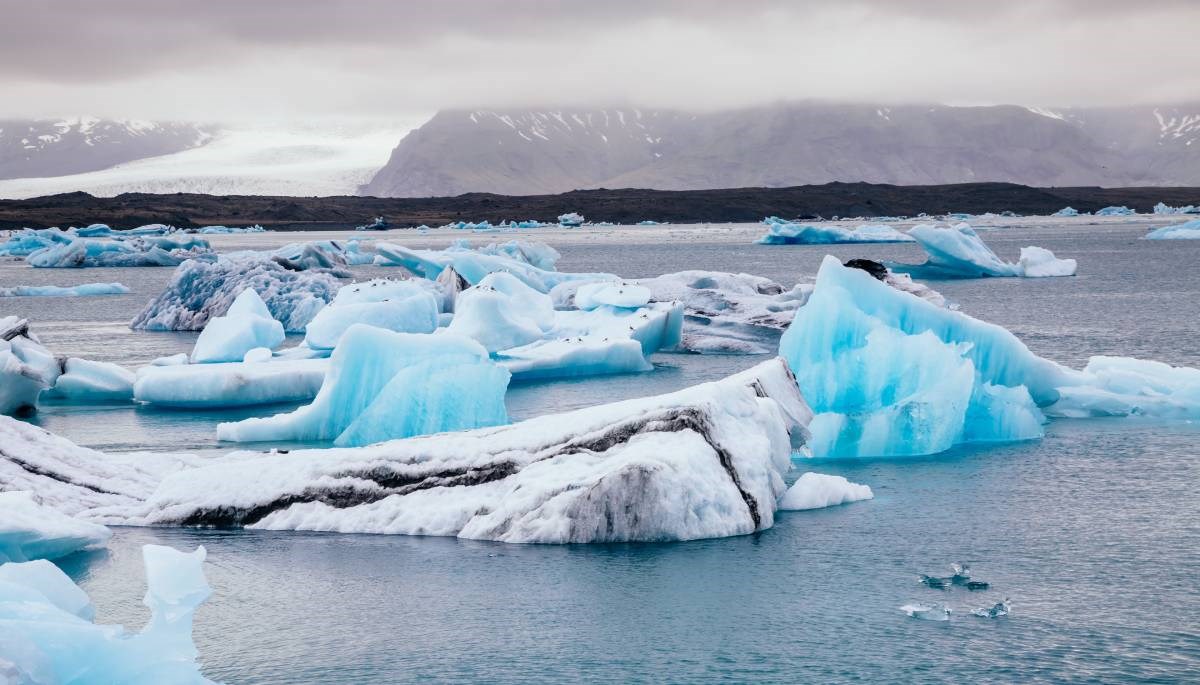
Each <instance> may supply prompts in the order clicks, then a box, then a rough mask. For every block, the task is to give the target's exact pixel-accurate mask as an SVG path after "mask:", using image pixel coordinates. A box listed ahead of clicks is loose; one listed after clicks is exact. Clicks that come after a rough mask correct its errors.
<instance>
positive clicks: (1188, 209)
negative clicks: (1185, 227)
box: [1154, 202, 1200, 214]
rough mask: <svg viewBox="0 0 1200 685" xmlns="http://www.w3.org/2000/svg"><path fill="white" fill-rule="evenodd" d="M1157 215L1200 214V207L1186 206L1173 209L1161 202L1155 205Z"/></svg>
mask: <svg viewBox="0 0 1200 685" xmlns="http://www.w3.org/2000/svg"><path fill="white" fill-rule="evenodd" d="M1154 213H1155V214H1200V207H1197V206H1196V205H1185V206H1183V207H1172V206H1170V205H1168V204H1167V203H1165V202H1160V203H1158V204H1156V205H1154Z"/></svg>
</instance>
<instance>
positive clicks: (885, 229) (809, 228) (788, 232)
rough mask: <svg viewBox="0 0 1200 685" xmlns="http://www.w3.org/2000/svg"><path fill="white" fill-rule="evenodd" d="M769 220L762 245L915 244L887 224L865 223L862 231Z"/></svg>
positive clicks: (910, 238) (759, 240) (860, 228)
mask: <svg viewBox="0 0 1200 685" xmlns="http://www.w3.org/2000/svg"><path fill="white" fill-rule="evenodd" d="M771 219H776V217H771V218H770V219H767V234H766V235H764V236H763V237H761V238H759V239H758V241H757V242H758V243H759V244H760V245H829V244H834V243H911V242H912V241H913V238H912V237H911V236H907V235H905V234H903V233H901V232H900V231H897V230H896V229H894V228H892V227H891V226H887V225H884V224H863V225H861V226H859V227H858V228H846V227H844V226H832V225H828V226H814V225H811V224H793V223H788V222H782V223H780V222H778V221H771Z"/></svg>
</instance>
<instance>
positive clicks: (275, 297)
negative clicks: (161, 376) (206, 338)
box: [130, 256, 341, 332]
mask: <svg viewBox="0 0 1200 685" xmlns="http://www.w3.org/2000/svg"><path fill="white" fill-rule="evenodd" d="M340 287H341V282H340V281H338V279H336V278H334V277H333V276H331V275H329V274H327V273H311V272H297V271H291V270H288V269H286V268H284V267H283V266H281V265H279V264H277V263H276V262H274V261H271V260H270V259H267V258H264V257H262V256H252V257H242V258H228V257H222V258H221V259H218V260H217V261H216V262H205V261H198V260H191V261H187V262H184V263H183V264H181V265H180V266H179V267H178V268H177V269H175V273H174V274H173V275H172V276H171V282H170V283H169V284H168V285H167V288H166V289H165V290H164V291H163V292H162V293H160V294H159V295H158V296H157V297H155V298H154V299H153V300H151V301H150V303H149V304H147V305H146V308H145V309H143V310H142V311H141V313H139V314H138V315H137V316H136V317H135V318H134V319H133V322H132V323H130V328H133V329H135V330H138V329H141V330H151V331H196V330H200V329H202V328H204V326H205V324H207V323H208V321H209V319H211V318H213V317H217V316H221V315H223V314H225V312H227V311H228V310H229V307H230V305H232V304H233V300H234V298H235V297H236V296H237V295H239V294H241V293H242V292H243V291H244V290H246V289H247V288H250V289H253V290H254V291H255V292H257V293H258V295H259V297H260V298H261V299H262V301H263V302H264V303H265V304H266V306H267V309H268V310H269V311H270V313H271V317H272V318H274V319H275V320H276V321H279V322H280V323H282V324H283V327H284V330H286V331H288V332H300V331H303V330H304V327H305V326H306V325H308V322H309V321H311V320H312V318H313V317H314V316H316V314H317V312H318V311H319V310H320V309H321V308H322V307H324V306H325V303H327V302H329V301H330V300H332V299H333V297H334V294H335V293H336V292H337V290H338V288H340Z"/></svg>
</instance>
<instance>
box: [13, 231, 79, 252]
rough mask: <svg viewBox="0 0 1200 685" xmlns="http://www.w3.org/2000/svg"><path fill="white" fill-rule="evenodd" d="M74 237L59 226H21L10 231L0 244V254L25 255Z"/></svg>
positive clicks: (71, 239) (68, 241)
mask: <svg viewBox="0 0 1200 685" xmlns="http://www.w3.org/2000/svg"><path fill="white" fill-rule="evenodd" d="M75 237H76V236H75V234H73V233H71V232H70V231H64V230H62V229H60V228H22V229H21V230H20V231H16V232H13V233H10V234H9V236H8V240H6V241H5V242H4V243H3V244H0V255H3V256H9V257H25V256H27V255H30V254H32V253H34V252H37V251H38V250H41V249H43V248H47V247H50V246H52V245H56V244H65V243H70V242H71V241H73V240H75Z"/></svg>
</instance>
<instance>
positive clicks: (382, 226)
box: [354, 216, 391, 231]
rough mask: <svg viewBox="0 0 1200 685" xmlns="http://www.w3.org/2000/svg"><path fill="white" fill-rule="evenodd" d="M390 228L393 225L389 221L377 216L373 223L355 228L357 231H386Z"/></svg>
mask: <svg viewBox="0 0 1200 685" xmlns="http://www.w3.org/2000/svg"><path fill="white" fill-rule="evenodd" d="M390 227H391V225H390V224H389V223H388V222H387V219H384V218H383V217H381V216H377V217H375V218H374V219H373V220H372V221H371V223H368V224H363V225H362V226H356V227H355V228H354V230H356V231H386V230H388V228H390Z"/></svg>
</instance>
